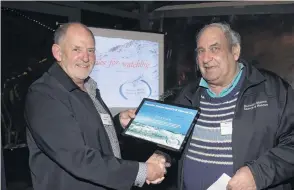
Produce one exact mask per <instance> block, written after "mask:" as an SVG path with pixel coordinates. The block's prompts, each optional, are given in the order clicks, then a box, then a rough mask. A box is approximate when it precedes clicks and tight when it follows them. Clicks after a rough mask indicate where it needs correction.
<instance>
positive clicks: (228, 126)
mask: <svg viewBox="0 0 294 190" xmlns="http://www.w3.org/2000/svg"><path fill="white" fill-rule="evenodd" d="M220 127H221V135H231V134H232V132H233V125H232V122H231V121H229V122H222V123H220Z"/></svg>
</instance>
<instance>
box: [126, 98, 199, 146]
mask: <svg viewBox="0 0 294 190" xmlns="http://www.w3.org/2000/svg"><path fill="white" fill-rule="evenodd" d="M198 113H199V109H197V108H192V107H184V106H178V105H174V104H166V103H163V102H160V101H156V100H151V99H146V98H145V99H143V101H142V103H141V104H140V106H139V108H138V109H137V113H136V117H135V118H134V119H133V120H132V121H131V122H130V123H129V125H128V126H127V128H126V129H125V131H124V135H126V136H131V137H134V138H138V139H142V140H145V141H149V142H151V143H155V144H157V145H159V146H161V147H165V148H167V149H171V150H174V151H181V150H182V148H183V145H184V142H185V139H186V138H187V137H188V136H189V134H190V132H191V129H192V128H193V126H194V124H195V121H196V118H197V115H198Z"/></svg>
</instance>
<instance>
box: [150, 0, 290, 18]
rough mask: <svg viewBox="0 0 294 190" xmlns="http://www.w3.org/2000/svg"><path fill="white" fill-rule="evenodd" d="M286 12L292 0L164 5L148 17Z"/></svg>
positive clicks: (288, 11) (288, 10)
mask: <svg viewBox="0 0 294 190" xmlns="http://www.w3.org/2000/svg"><path fill="white" fill-rule="evenodd" d="M288 13H294V2H292V1H283V2H280V1H267V2H262V1H259V2H252V1H238V2H216V3H215V2H212V3H196V4H185V5H170V6H164V7H161V8H158V9H156V10H154V11H153V12H152V13H150V14H149V17H150V18H151V19H160V18H162V17H164V18H176V17H193V16H220V15H247V14H288Z"/></svg>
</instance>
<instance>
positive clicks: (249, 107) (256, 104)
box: [244, 100, 268, 110]
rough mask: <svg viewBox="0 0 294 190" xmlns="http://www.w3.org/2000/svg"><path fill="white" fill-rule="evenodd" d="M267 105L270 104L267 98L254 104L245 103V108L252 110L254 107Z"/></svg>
mask: <svg viewBox="0 0 294 190" xmlns="http://www.w3.org/2000/svg"><path fill="white" fill-rule="evenodd" d="M267 106H268V103H267V100H264V101H258V102H255V103H253V104H249V105H244V110H252V109H256V108H260V107H267Z"/></svg>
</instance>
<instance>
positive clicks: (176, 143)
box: [166, 138, 180, 145]
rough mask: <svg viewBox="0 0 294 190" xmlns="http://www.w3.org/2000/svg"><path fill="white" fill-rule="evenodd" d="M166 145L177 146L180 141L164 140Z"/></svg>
mask: <svg viewBox="0 0 294 190" xmlns="http://www.w3.org/2000/svg"><path fill="white" fill-rule="evenodd" d="M166 144H168V145H179V144H180V141H179V140H178V139H174V138H168V139H166Z"/></svg>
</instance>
